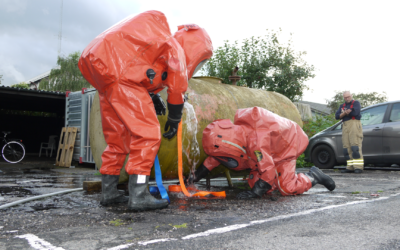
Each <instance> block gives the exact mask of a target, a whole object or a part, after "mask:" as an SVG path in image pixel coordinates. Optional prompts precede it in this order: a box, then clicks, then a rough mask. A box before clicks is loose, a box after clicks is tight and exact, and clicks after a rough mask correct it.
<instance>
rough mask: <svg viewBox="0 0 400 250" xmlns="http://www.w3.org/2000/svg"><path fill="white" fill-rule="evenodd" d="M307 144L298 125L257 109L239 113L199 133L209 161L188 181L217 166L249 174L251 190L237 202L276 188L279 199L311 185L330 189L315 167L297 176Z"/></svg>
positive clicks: (331, 185) (328, 181)
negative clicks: (246, 171)
mask: <svg viewBox="0 0 400 250" xmlns="http://www.w3.org/2000/svg"><path fill="white" fill-rule="evenodd" d="M307 145H308V137H307V135H306V134H305V133H304V131H303V130H302V129H301V127H300V126H299V125H298V124H297V123H295V122H293V121H290V120H288V119H286V118H283V117H281V116H279V115H276V114H274V113H272V112H270V111H268V110H266V109H263V108H259V107H253V108H246V109H239V110H237V112H236V114H235V118H234V123H232V122H231V121H230V120H229V119H220V120H216V121H214V122H212V123H211V124H209V125H208V126H207V127H206V128H205V129H204V131H203V148H204V151H205V152H206V154H207V155H208V157H207V158H206V160H205V161H204V162H203V164H201V165H200V167H199V168H198V169H197V170H196V171H195V173H194V176H191V177H190V178H188V179H187V182H188V183H191V182H197V181H199V180H200V179H202V178H203V177H205V176H206V175H207V174H208V173H210V171H211V170H212V169H213V168H215V167H217V166H219V165H220V164H222V165H224V166H225V167H227V168H229V169H232V170H236V171H241V170H245V169H250V175H249V180H248V183H249V185H250V187H251V190H250V191H245V192H241V193H239V194H238V196H237V198H239V199H252V198H260V197H262V196H263V195H264V194H265V193H266V192H268V191H272V190H274V189H276V188H277V189H279V191H280V192H281V194H282V195H296V194H302V193H304V192H306V191H307V190H309V189H310V188H311V187H312V186H314V185H316V184H322V185H324V186H325V187H326V188H327V189H329V190H330V191H332V190H334V189H335V182H334V181H333V180H332V178H331V177H329V176H328V175H326V174H324V173H323V172H322V171H321V170H320V169H318V168H316V167H311V169H310V172H308V173H306V174H302V173H299V174H296V172H295V170H296V159H297V157H299V155H300V154H302V153H303V152H304V150H305V149H306V147H307Z"/></svg>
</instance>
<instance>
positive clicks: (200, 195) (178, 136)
mask: <svg viewBox="0 0 400 250" xmlns="http://www.w3.org/2000/svg"><path fill="white" fill-rule="evenodd" d="M177 140H178V175H179V183H180V184H181V185H180V188H181V190H182V192H183V193H184V194H185V195H186V196H187V197H192V196H193V197H205V196H207V195H210V194H211V195H213V196H216V197H224V198H225V197H226V193H225V191H222V192H207V191H200V190H197V189H195V190H194V191H199V192H197V193H195V194H193V195H192V194H190V193H189V192H188V191H187V189H186V186H185V182H184V181H183V171H182V121H181V122H180V123H179V126H178V135H177ZM173 186H176V185H173ZM170 187H171V186H170ZM172 188H173V189H175V190H179V189H177V187H171V189H168V190H169V191H172ZM175 192H176V191H175Z"/></svg>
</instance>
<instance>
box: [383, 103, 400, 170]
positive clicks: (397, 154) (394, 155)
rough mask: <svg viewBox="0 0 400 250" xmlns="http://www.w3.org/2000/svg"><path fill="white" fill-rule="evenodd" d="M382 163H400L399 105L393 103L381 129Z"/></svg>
mask: <svg viewBox="0 0 400 250" xmlns="http://www.w3.org/2000/svg"><path fill="white" fill-rule="evenodd" d="M383 161H384V163H389V164H399V163H400V103H394V104H393V106H392V110H391V111H390V115H389V120H388V122H387V123H385V126H384V128H383Z"/></svg>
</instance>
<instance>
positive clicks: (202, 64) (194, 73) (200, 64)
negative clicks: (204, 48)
mask: <svg viewBox="0 0 400 250" xmlns="http://www.w3.org/2000/svg"><path fill="white" fill-rule="evenodd" d="M208 60H209V59H206V60H203V61H201V62H200V63H199V64H198V65H197V66H196V68H195V69H194V71H193V76H195V75H196V73H197V72H199V71H200V70H201V68H202V67H203V66H204V64H206V63H207V61H208Z"/></svg>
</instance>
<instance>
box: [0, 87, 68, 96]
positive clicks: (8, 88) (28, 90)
mask: <svg viewBox="0 0 400 250" xmlns="http://www.w3.org/2000/svg"><path fill="white" fill-rule="evenodd" d="M0 90H3V91H7V90H8V91H15V92H17V91H18V92H26V93H32V94H33V93H35V94H36V93H37V94H47V95H65V92H61V91H47V90H34V89H24V88H16V87H10V86H5V85H0Z"/></svg>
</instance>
